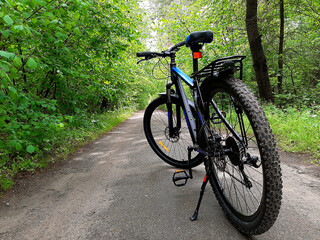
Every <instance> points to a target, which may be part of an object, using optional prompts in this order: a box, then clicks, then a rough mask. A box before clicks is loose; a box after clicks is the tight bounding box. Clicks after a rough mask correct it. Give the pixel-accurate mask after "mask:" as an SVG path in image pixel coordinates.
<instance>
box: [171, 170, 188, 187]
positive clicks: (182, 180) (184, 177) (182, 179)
mask: <svg viewBox="0 0 320 240" xmlns="http://www.w3.org/2000/svg"><path fill="white" fill-rule="evenodd" d="M189 178H190V177H189V176H188V174H187V173H186V171H185V170H177V171H176V172H175V173H174V174H173V177H172V181H173V183H174V185H176V186H177V187H181V186H184V185H186V184H187V181H188V179H189Z"/></svg>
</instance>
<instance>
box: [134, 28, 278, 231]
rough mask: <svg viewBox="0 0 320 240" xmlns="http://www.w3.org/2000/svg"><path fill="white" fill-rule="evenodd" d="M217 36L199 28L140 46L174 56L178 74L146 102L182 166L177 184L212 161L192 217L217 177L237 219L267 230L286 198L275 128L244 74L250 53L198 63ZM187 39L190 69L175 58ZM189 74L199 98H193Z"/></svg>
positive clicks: (157, 141) (221, 196)
mask: <svg viewBox="0 0 320 240" xmlns="http://www.w3.org/2000/svg"><path fill="white" fill-rule="evenodd" d="M212 40H213V33H212V32H211V31H202V32H193V33H191V34H190V35H189V36H188V37H187V39H186V41H183V42H180V43H178V44H176V45H174V46H172V47H170V48H169V49H167V50H165V51H162V52H138V53H137V57H144V59H141V60H140V61H138V63H139V62H141V61H146V60H150V59H152V58H166V57H168V58H170V71H171V74H170V76H171V81H170V82H169V83H168V84H167V85H166V92H165V93H160V94H159V97H158V98H156V99H155V100H153V101H152V102H151V103H150V104H149V105H148V107H147V108H146V110H145V114H144V119H143V125H144V132H145V135H146V138H147V140H148V143H149V145H150V146H151V148H152V149H153V151H154V152H155V153H156V154H157V155H158V156H159V157H160V158H161V159H163V160H164V161H165V162H166V163H168V164H170V165H172V166H175V167H178V168H182V170H177V171H176V172H175V173H174V175H173V179H172V180H173V182H174V184H175V185H177V186H183V185H185V184H186V183H187V180H188V179H192V178H193V175H192V168H193V167H195V166H197V165H199V164H201V163H202V162H204V165H205V171H206V175H205V178H204V181H203V183H202V186H201V191H200V197H199V200H198V204H197V207H196V210H195V212H194V214H193V216H192V217H191V218H190V219H191V220H192V221H194V220H196V219H197V216H198V212H199V208H200V204H201V200H202V196H203V194H204V190H205V187H206V184H207V182H208V181H209V182H210V185H211V187H212V189H213V192H214V194H215V196H216V198H217V199H218V202H219V204H220V206H221V207H222V209H223V211H224V213H225V215H226V216H227V218H228V219H229V221H230V222H231V223H232V224H233V225H234V226H235V227H236V228H237V229H238V230H239V231H240V232H242V233H244V234H250V235H257V234H262V233H264V232H266V231H267V230H269V229H270V228H271V226H272V225H273V224H274V222H275V221H276V218H277V216H278V214H279V210H280V205H281V198H282V179H281V169H280V160H279V156H278V153H277V150H276V144H275V140H274V136H273V134H272V131H271V128H270V125H269V123H268V120H267V118H266V116H265V114H264V111H263V109H262V107H261V106H260V105H259V103H258V100H257V98H256V97H255V96H254V95H253V93H252V92H251V91H250V90H249V88H248V87H247V86H246V85H245V83H244V82H243V81H242V72H243V63H242V60H243V59H244V58H245V56H241V55H236V56H229V57H225V58H220V59H217V60H215V61H213V62H211V63H210V64H208V65H207V66H205V67H204V68H202V69H201V70H199V69H198V68H199V67H198V60H199V59H200V58H201V52H200V50H201V49H202V46H203V45H204V44H207V43H210V42H212ZM183 46H186V47H189V48H190V49H191V51H192V56H193V73H192V74H191V76H190V77H189V76H188V75H186V74H185V73H184V72H182V71H181V70H180V69H179V68H178V67H177V64H176V62H175V59H176V53H177V52H178V51H179V50H180V48H181V47H183ZM237 72H239V75H240V76H239V79H238V78H236V77H235V73H237ZM182 81H183V82H185V83H186V84H187V85H188V86H189V88H190V90H191V92H192V97H193V100H194V101H191V100H190V99H188V98H187V96H186V93H185V90H184V88H183V85H182ZM173 87H174V88H173ZM183 169H187V170H188V172H186V171H185V170H183Z"/></svg>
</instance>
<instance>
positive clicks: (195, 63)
mask: <svg viewBox="0 0 320 240" xmlns="http://www.w3.org/2000/svg"><path fill="white" fill-rule="evenodd" d="M192 57H193V72H194V73H195V72H198V70H199V63H198V58H194V53H192Z"/></svg>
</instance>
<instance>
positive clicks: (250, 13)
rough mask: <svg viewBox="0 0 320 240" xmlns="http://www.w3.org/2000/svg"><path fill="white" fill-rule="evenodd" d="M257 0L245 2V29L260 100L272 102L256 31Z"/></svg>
mask: <svg viewBox="0 0 320 240" xmlns="http://www.w3.org/2000/svg"><path fill="white" fill-rule="evenodd" d="M257 7H258V3H257V0H247V11H246V28H247V35H248V40H249V44H250V50H251V55H252V60H253V67H254V71H255V74H256V78H257V83H258V88H259V95H260V98H261V100H264V101H268V102H270V101H271V102H274V97H273V94H272V90H271V85H270V79H269V75H268V67H267V59H266V56H265V54H264V51H263V47H262V43H261V35H260V34H259V29H258V18H257Z"/></svg>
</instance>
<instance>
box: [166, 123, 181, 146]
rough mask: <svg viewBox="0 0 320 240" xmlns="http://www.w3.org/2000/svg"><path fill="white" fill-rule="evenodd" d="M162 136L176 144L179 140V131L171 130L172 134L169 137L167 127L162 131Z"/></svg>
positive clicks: (175, 128) (176, 129)
mask: <svg viewBox="0 0 320 240" xmlns="http://www.w3.org/2000/svg"><path fill="white" fill-rule="evenodd" d="M164 134H165V135H166V138H167V139H168V140H169V141H170V142H173V143H175V142H178V141H179V139H180V131H179V129H178V128H177V127H174V128H173V134H172V136H171V137H170V131H169V127H166V129H165V130H164Z"/></svg>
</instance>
